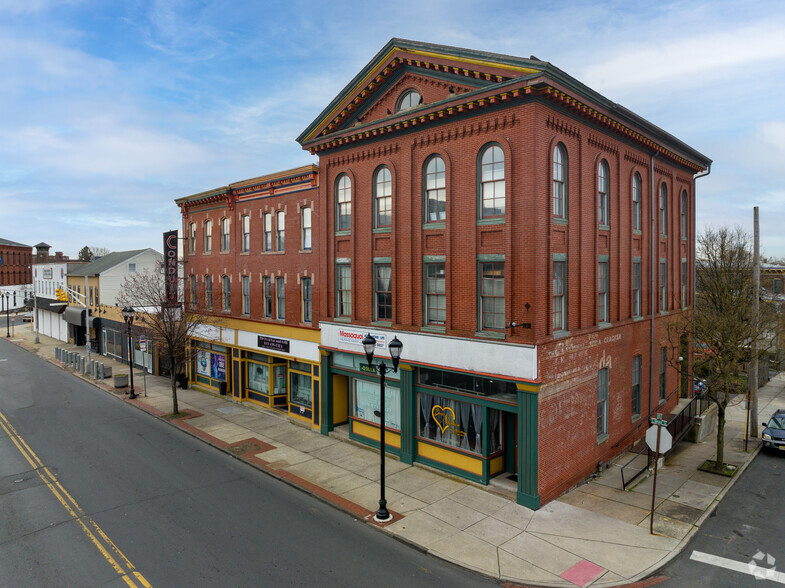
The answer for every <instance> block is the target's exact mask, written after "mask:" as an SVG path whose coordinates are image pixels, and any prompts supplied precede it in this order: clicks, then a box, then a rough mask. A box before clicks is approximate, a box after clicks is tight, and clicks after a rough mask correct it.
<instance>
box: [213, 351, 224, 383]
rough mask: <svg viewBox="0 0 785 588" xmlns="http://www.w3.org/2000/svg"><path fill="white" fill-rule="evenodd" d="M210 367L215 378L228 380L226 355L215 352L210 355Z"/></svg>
mask: <svg viewBox="0 0 785 588" xmlns="http://www.w3.org/2000/svg"><path fill="white" fill-rule="evenodd" d="M210 368H211V370H212V378H213V379H214V380H221V381H224V380H226V356H225V355H219V354H217V353H213V354H211V355H210Z"/></svg>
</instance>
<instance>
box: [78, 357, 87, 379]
mask: <svg viewBox="0 0 785 588" xmlns="http://www.w3.org/2000/svg"><path fill="white" fill-rule="evenodd" d="M79 371H80V372H82V375H83V376H84V375H85V374H86V373H87V361H86V360H85V358H84V357H81V356H80V357H79Z"/></svg>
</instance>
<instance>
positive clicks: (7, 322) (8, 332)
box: [5, 292, 11, 339]
mask: <svg viewBox="0 0 785 588" xmlns="http://www.w3.org/2000/svg"><path fill="white" fill-rule="evenodd" d="M10 310H11V293H10V292H6V293H5V336H6V338H8V339H10V338H11V320H10V318H9V311H10Z"/></svg>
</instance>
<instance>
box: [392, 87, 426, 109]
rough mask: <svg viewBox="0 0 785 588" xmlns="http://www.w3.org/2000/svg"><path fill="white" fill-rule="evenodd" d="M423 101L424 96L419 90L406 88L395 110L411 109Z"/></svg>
mask: <svg viewBox="0 0 785 588" xmlns="http://www.w3.org/2000/svg"><path fill="white" fill-rule="evenodd" d="M421 102H422V96H420V93H419V92H418V91H417V90H406V91H405V92H404V93H403V94H401V97H400V98H399V99H398V108H396V109H395V111H396V112H401V111H402V110H409V109H410V108H414V107H415V106H417V105H418V104H420V103H421Z"/></svg>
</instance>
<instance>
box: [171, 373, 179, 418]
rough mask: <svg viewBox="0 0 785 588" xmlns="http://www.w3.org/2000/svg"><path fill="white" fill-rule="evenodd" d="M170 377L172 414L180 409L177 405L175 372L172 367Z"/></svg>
mask: <svg viewBox="0 0 785 588" xmlns="http://www.w3.org/2000/svg"><path fill="white" fill-rule="evenodd" d="M170 378H171V380H172V414H177V413H178V412H180V409H179V408H178V407H177V372H176V371H175V370H174V369H173V370H172V372H171V375H170Z"/></svg>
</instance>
